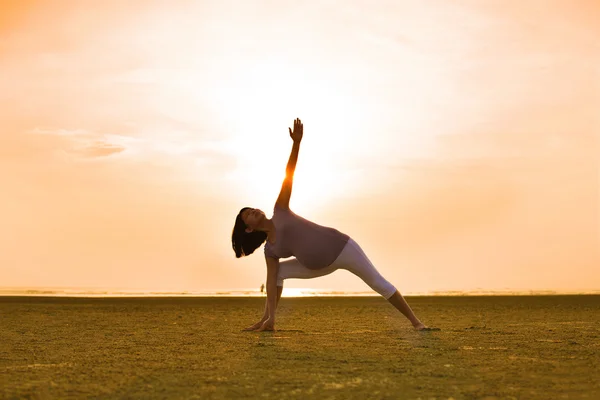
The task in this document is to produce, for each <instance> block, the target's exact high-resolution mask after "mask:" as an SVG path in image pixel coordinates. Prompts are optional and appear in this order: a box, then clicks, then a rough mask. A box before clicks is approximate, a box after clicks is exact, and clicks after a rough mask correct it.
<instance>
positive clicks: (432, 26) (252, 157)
mask: <svg viewBox="0 0 600 400" xmlns="http://www.w3.org/2000/svg"><path fill="white" fill-rule="evenodd" d="M0 9H1V10H2V12H0V182H2V189H1V193H2V194H1V195H0V221H2V223H1V224H0V245H1V251H0V282H1V283H0V286H4V287H11V286H12V287H15V286H20V287H110V288H129V289H144V290H165V291H173V290H182V291H185V290H199V291H202V290H206V291H210V290H226V289H237V288H255V287H258V286H259V285H260V284H261V283H262V282H263V281H264V279H265V274H266V268H265V266H264V257H263V255H262V249H260V250H257V252H256V254H255V255H252V256H250V257H246V258H243V259H236V258H235V255H234V253H233V251H232V249H231V229H232V227H233V223H234V219H235V216H236V214H237V212H238V211H239V209H240V208H241V207H244V206H251V207H258V208H261V209H263V210H265V212H266V213H267V215H268V216H270V215H271V212H272V207H273V205H274V201H275V199H276V197H277V194H278V191H279V189H280V185H281V180H282V178H283V176H284V170H285V164H286V162H287V158H288V156H289V152H290V149H291V139H290V138H289V134H288V129H287V128H288V127H289V126H291V125H292V123H293V120H294V118H301V119H302V121H303V122H304V128H305V129H304V139H303V142H302V146H301V150H300V158H299V161H298V164H297V169H296V178H295V186H294V191H293V194H292V199H291V204H290V205H291V208H292V210H293V211H295V212H296V213H298V214H300V215H302V216H304V217H305V218H308V219H310V220H313V221H314V222H317V223H319V224H322V225H326V226H332V227H335V228H337V229H339V230H341V231H342V232H345V233H347V234H349V235H350V236H351V237H352V238H354V239H355V240H356V241H357V242H358V243H359V244H360V245H361V246H362V248H363V249H364V250H365V251H366V253H367V254H368V255H369V257H370V259H371V260H372V261H373V263H374V264H375V266H376V267H377V269H378V270H379V271H380V272H381V273H382V274H383V275H384V276H385V277H386V278H387V279H388V280H389V281H390V282H392V283H393V284H395V285H396V287H397V288H398V289H399V290H400V291H401V292H404V293H417V292H434V291H446V290H458V291H461V290H506V289H509V290H557V291H577V290H598V289H600V190H599V186H600V175H599V174H600V172H599V169H600V112H598V110H600V3H598V2H597V1H596V0H528V1H518V0H490V1H486V2H480V1H476V0H453V1H447V0H443V1H442V0H427V1H419V2H416V1H408V0H393V1H385V0H379V1H374V2H371V1H366V0H364V1H358V0H344V1H336V0H328V1H325V0H318V1H316V0H315V1H304V2H297V1H288V0H282V1H266V0H263V1H252V0H247V1H242V0H239V1H227V0H218V1H217V0H214V1H213V0H206V1H190V0H178V1H176V2H172V1H166V0H165V1H158V0H144V1H141V0H139V1H128V2H121V1H116V0H106V1H102V2H91V1H80V0H55V1H52V2H49V1H41V0H40V1H36V0H0ZM286 287H311V288H315V289H330V290H336V291H364V290H368V287H366V285H365V284H364V283H362V282H361V281H360V280H359V279H358V278H357V277H354V276H353V275H351V274H350V273H348V272H345V271H338V272H335V273H334V274H332V275H330V276H327V277H323V278H318V279H314V280H311V281H300V280H295V281H289V282H288V283H286Z"/></svg>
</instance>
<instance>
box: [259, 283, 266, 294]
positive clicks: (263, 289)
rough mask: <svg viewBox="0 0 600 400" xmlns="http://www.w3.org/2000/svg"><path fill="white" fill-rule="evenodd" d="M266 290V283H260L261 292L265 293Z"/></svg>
mask: <svg viewBox="0 0 600 400" xmlns="http://www.w3.org/2000/svg"><path fill="white" fill-rule="evenodd" d="M264 291H265V284H264V283H261V285H260V292H261V293H264Z"/></svg>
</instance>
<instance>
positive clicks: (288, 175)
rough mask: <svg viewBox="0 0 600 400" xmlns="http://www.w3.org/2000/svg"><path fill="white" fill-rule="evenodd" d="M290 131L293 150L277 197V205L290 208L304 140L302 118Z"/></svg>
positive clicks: (295, 122) (296, 121) (297, 120)
mask: <svg viewBox="0 0 600 400" xmlns="http://www.w3.org/2000/svg"><path fill="white" fill-rule="evenodd" d="M288 129H289V131H290V137H291V138H292V140H293V141H294V144H293V145H292V152H291V153H290V158H289V160H288V163H287V166H286V168H285V179H284V180H283V185H281V191H280V192H279V197H278V198H277V203H276V205H277V206H279V207H280V208H283V209H288V208H290V197H291V196H292V186H293V184H294V172H295V171H296V162H297V161H298V153H299V152H300V142H301V141H302V135H303V133H304V132H303V131H304V126H303V125H302V121H300V119H296V120H295V121H294V130H292V128H288Z"/></svg>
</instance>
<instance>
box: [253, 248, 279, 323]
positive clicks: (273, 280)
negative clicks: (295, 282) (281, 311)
mask: <svg viewBox="0 0 600 400" xmlns="http://www.w3.org/2000/svg"><path fill="white" fill-rule="evenodd" d="M266 260H267V306H266V309H267V310H266V311H267V313H268V317H267V319H266V320H265V322H264V323H263V324H262V326H261V327H260V328H259V329H258V330H259V331H272V330H274V329H275V310H276V309H277V300H278V297H279V296H280V295H281V292H280V291H279V290H280V289H279V288H281V290H283V287H282V286H280V287H279V288H278V287H277V273H278V272H279V260H277V259H275V258H271V257H267V258H266Z"/></svg>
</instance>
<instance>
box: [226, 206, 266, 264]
mask: <svg viewBox="0 0 600 400" xmlns="http://www.w3.org/2000/svg"><path fill="white" fill-rule="evenodd" d="M264 219H265V213H264V212H262V211H260V210H258V209H256V208H250V207H244V208H242V209H241V210H240V212H239V213H238V215H237V217H236V218H235V225H234V226H233V232H232V233H231V247H233V251H234V252H235V256H236V257H237V258H240V257H243V256H248V255H250V254H252V253H254V250H256V249H257V248H258V247H259V246H260V245H261V244H263V242H264V241H265V240H267V233H266V232H263V231H260V230H258V228H259V227H260V226H261V224H262V222H263V221H264Z"/></svg>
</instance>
